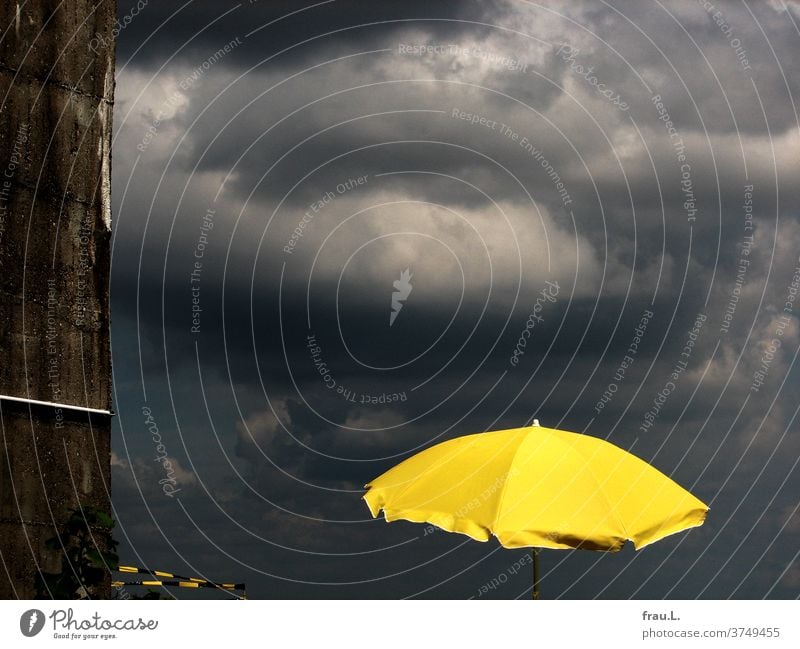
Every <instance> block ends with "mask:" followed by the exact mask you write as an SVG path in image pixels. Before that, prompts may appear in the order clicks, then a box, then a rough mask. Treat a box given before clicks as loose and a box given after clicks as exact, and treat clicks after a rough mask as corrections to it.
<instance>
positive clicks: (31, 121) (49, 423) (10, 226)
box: [0, 0, 116, 598]
mask: <svg viewBox="0 0 800 649" xmlns="http://www.w3.org/2000/svg"><path fill="white" fill-rule="evenodd" d="M115 9H116V7H115V2H114V1H113V0H37V2H27V3H21V2H20V3H17V2H14V1H4V2H2V3H0V38H2V40H0V394H2V395H11V396H17V397H24V398H32V399H39V400H42V401H56V402H61V403H68V404H77V405H83V406H89V407H92V408H100V409H110V408H111V383H110V382H111V356H110V342H109V340H110V339H109V320H110V316H109V298H108V289H109V266H110V248H109V246H110V237H111V231H110V225H111V220H110V218H111V213H110V208H111V206H110V196H109V190H110V145H111V113H112V101H113V89H114V87H113V74H114V49H113V48H114V45H113V43H114V38H113V35H112V28H113V26H114V20H115V17H116V16H115ZM109 443H110V421H109V419H108V417H105V416H97V415H93V416H91V419H90V417H89V416H88V415H86V414H80V413H70V412H69V411H66V410H60V409H54V408H49V407H44V408H42V407H34V408H28V407H27V406H24V405H23V406H20V405H18V404H13V403H11V402H8V401H2V400H0V598H10V597H32V596H33V594H34V577H35V575H36V573H37V571H38V569H39V568H41V569H42V570H45V571H49V572H52V571H57V570H58V569H59V567H60V565H61V557H60V556H59V554H57V553H54V552H52V551H50V550H46V549H45V547H44V542H45V541H46V540H47V539H48V538H50V537H52V536H53V535H54V534H55V529H56V528H57V527H60V524H61V522H63V520H64V519H65V513H66V510H67V509H69V508H72V507H75V506H77V505H78V504H79V503H80V504H89V505H94V506H97V507H101V508H103V509H105V510H106V511H110V484H109V480H110V466H109V463H110V449H109Z"/></svg>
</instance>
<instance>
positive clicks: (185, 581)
mask: <svg viewBox="0 0 800 649" xmlns="http://www.w3.org/2000/svg"><path fill="white" fill-rule="evenodd" d="M116 572H122V573H127V574H140V575H150V576H151V577H166V578H167V579H166V581H165V580H164V579H146V580H142V581H112V582H111V585H112V586H114V587H115V588H119V587H121V586H177V587H178V588H217V589H221V590H227V591H233V590H241V591H244V590H245V585H244V584H236V583H221V582H214V581H208V580H207V579H200V578H198V577H184V576H182V575H176V574H175V573H172V572H165V571H163V570H150V569H148V568H137V567H135V566H119V567H118V568H117V570H116Z"/></svg>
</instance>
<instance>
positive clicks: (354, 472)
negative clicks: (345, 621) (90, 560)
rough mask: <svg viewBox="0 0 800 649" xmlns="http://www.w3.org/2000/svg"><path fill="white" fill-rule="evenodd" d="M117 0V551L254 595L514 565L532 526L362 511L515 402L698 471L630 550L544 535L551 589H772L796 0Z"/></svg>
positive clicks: (507, 582)
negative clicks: (236, 584)
mask: <svg viewBox="0 0 800 649" xmlns="http://www.w3.org/2000/svg"><path fill="white" fill-rule="evenodd" d="M136 7H137V3H136V2H135V1H134V0H120V2H119V18H120V25H124V28H122V29H121V30H120V33H119V38H118V44H117V75H116V78H117V86H116V104H115V111H114V133H115V135H114V145H113V201H114V210H113V216H114V237H115V238H114V252H113V276H112V280H113V283H112V305H113V361H114V382H115V398H116V408H117V411H118V413H119V416H118V417H117V418H116V419H115V429H114V439H113V449H114V452H113V458H112V462H113V501H114V506H115V510H116V515H117V517H118V520H119V522H120V528H119V537H120V540H121V542H122V544H121V550H122V552H121V556H122V557H123V559H124V560H125V561H126V562H128V563H133V564H139V565H148V566H151V567H153V568H155V569H163V570H172V571H175V572H181V571H184V572H185V573H190V574H191V575H193V576H194V575H197V576H206V577H208V578H211V579H217V580H224V581H245V582H246V583H247V584H248V587H249V593H248V594H249V595H250V596H251V597H259V598H270V597H274V598H277V597H298V598H300V597H303V598H306V597H308V598H344V597H347V598H351V597H385V598H401V597H428V598H444V597H446V598H468V597H477V596H478V595H479V593H480V591H481V587H482V586H483V585H484V584H486V583H488V582H490V581H491V580H493V579H497V580H498V581H502V582H503V583H502V585H501V586H500V587H499V588H496V589H493V590H491V591H490V592H489V593H488V594H483V595H482V597H484V598H489V597H491V598H515V597H527V596H530V587H531V575H530V574H529V566H528V568H526V569H523V570H521V571H515V570H514V569H513V566H514V564H515V563H516V562H518V561H520V559H521V558H523V557H524V556H525V551H522V550H515V551H510V550H504V549H503V548H501V547H500V546H499V545H498V544H497V542H496V541H494V540H493V541H490V542H488V543H478V542H475V541H472V540H470V539H468V538H467V537H463V536H459V535H454V534H448V533H445V532H441V531H437V532H433V533H431V530H430V529H427V530H426V527H425V526H424V525H415V524H411V523H406V522H395V523H392V524H391V525H387V524H386V523H385V522H383V521H382V520H378V521H373V520H371V519H370V517H369V512H368V510H367V508H366V506H365V504H364V502H363V501H362V500H361V495H362V493H363V489H362V487H363V484H364V483H365V482H367V481H368V480H369V479H370V478H373V477H376V476H377V475H379V474H380V473H382V472H383V471H385V470H386V469H388V468H389V467H391V466H392V465H394V464H395V463H397V462H399V461H400V460H402V459H403V458H405V457H408V456H409V455H410V454H412V453H413V452H415V451H416V450H419V449H421V448H424V447H427V446H429V445H431V444H434V443H436V442H438V441H442V440H444V439H447V438H450V437H454V436H457V435H462V434H466V433H474V432H480V431H484V430H492V429H498V428H510V427H517V426H521V425H525V424H527V423H530V422H531V420H532V419H533V417H537V418H538V419H539V420H540V421H541V422H542V424H543V425H546V426H551V427H561V428H564V429H566V430H572V431H578V432H585V433H587V434H590V435H595V436H599V437H603V438H606V439H608V440H610V441H612V442H613V443H615V444H618V445H620V446H622V447H623V448H626V449H630V450H631V451H632V452H633V453H635V454H637V455H639V456H640V457H642V458H644V459H646V460H647V461H649V462H651V463H652V464H653V465H655V466H656V467H657V468H659V469H660V470H661V471H663V472H664V473H666V474H668V475H670V476H672V477H673V479H675V480H676V481H678V482H679V483H680V484H681V485H683V486H684V487H686V488H688V489H690V490H691V491H692V492H693V493H694V494H696V495H697V496H698V497H699V498H700V499H702V500H703V501H705V502H706V503H709V504H710V507H711V511H710V514H709V516H708V520H707V522H706V523H705V525H704V526H703V527H701V528H698V529H694V530H692V531H690V532H687V533H683V534H680V535H676V536H673V537H669V538H668V539H665V540H663V541H661V542H659V543H657V544H655V545H652V546H649V547H648V548H647V549H645V550H643V551H641V552H639V553H634V552H633V550H632V548H631V547H630V546H629V547H626V548H625V549H624V550H623V551H622V552H620V553H619V554H608V555H606V554H598V553H591V552H586V551H573V552H560V551H546V552H544V553H543V555H542V569H543V578H544V581H543V596H544V597H546V598H556V597H561V598H593V597H603V598H628V597H641V598H661V597H676V598H677V597H680V598H694V597H708V598H727V597H748V598H760V597H782V598H785V597H796V596H797V593H798V588H800V565H799V564H798V562H797V552H798V547H800V516H798V493H800V471H798V467H797V464H798V458H800V433H799V432H798V422H797V419H796V415H797V409H798V403H797V397H796V395H797V392H798V387H799V386H798V382H799V381H798V379H799V378H800V373H798V371H797V370H796V367H795V365H796V363H795V361H796V358H797V353H798V350H799V349H800V328H799V327H798V313H800V299H798V302H797V303H796V304H793V303H792V301H791V300H792V298H793V296H794V291H795V290H796V289H795V288H793V286H792V284H793V282H794V283H795V286H797V285H798V284H800V276H797V274H798V273H800V271H798V270H797V269H798V267H800V259H799V256H800V221H799V219H800V209H799V207H800V183H798V174H800V155H798V150H799V149H800V129H799V128H798V127H799V126H800V121H798V105H797V104H798V97H799V96H800V88H799V87H798V86H799V85H800V57H798V56H797V52H798V45H799V44H800V28H799V27H798V25H799V24H800V3H797V2H794V1H791V2H788V1H786V0H771V1H770V2H736V1H733V0H731V1H730V2H727V1H726V2H715V3H714V4H713V5H712V4H711V3H709V2H685V1H676V2H659V1H658V0H655V1H653V2H637V1H631V2H614V3H610V4H608V3H605V2H602V1H599V0H597V1H586V2H569V3H567V2H562V3H546V4H544V5H543V6H540V5H537V4H535V3H530V2H523V1H513V2H512V1H509V2H500V1H498V2H480V3H478V2H458V3H456V2H437V1H434V0H426V1H425V2H410V1H407V2H402V3H399V2H343V1H341V0H329V1H328V2H318V3H309V4H305V3H303V2H266V1H265V2H254V3H252V4H250V3H247V2H241V3H225V2H219V1H213V2H212V1H210V0H208V1H203V0H195V1H192V0H188V1H187V2H180V1H172V0H170V1H165V0H159V2H155V1H151V2H149V3H145V2H144V1H143V0H142V2H139V3H138V7H139V8H136ZM406 270H408V275H406V277H408V276H409V275H410V279H408V281H407V282H406V280H405V279H403V276H402V274H403V272H404V271H406ZM395 282H397V284H395ZM409 287H410V288H409ZM542 291H545V292H546V293H547V295H548V297H543V295H542ZM395 292H397V295H396V296H395V297H398V296H399V300H396V301H395V305H394V309H393V304H392V302H393V293H395ZM537 300H538V301H537ZM787 301H788V304H787ZM393 312H394V313H395V315H394V317H393V319H392V313H393ZM532 313H535V314H536V315H537V316H538V317H537V318H535V319H530V316H531V314H532ZM530 322H533V323H534V326H533V327H532V328H531V329H530V332H531V336H530V338H526V339H523V340H524V343H525V346H524V347H523V346H520V344H519V340H520V337H521V334H522V333H523V331H525V330H526V323H530ZM631 349H633V351H631ZM515 350H516V354H515ZM687 350H688V351H687ZM626 357H627V360H626ZM680 363H683V364H682V365H679V364H680ZM676 366H678V367H680V370H681V371H679V372H678V373H677V377H673V376H672V375H673V373H674V372H676ZM620 368H622V369H620ZM604 393H605V397H604ZM659 395H662V396H659ZM159 444H161V446H159ZM502 574H504V575H506V579H498V576H499V575H502ZM484 591H485V589H484ZM185 593H186V591H183V592H176V593H175V595H176V596H178V597H181V596H185Z"/></svg>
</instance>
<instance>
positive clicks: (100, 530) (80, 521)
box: [36, 505, 119, 599]
mask: <svg viewBox="0 0 800 649" xmlns="http://www.w3.org/2000/svg"><path fill="white" fill-rule="evenodd" d="M68 514H69V517H68V518H67V520H66V521H65V523H64V525H63V526H62V528H61V530H59V531H58V532H57V534H56V536H54V537H53V538H50V539H48V540H47V541H46V542H45V546H46V547H47V548H49V549H51V550H56V551H58V552H61V553H62V558H61V571H60V572H56V573H48V572H40V573H39V575H37V579H36V596H37V597H38V598H46V599H49V598H54V599H85V598H88V597H101V596H103V595H104V593H103V587H104V586H105V585H106V583H107V581H108V576H109V571H110V570H116V569H117V568H118V567H119V557H118V556H117V553H116V548H117V542H116V541H115V540H114V539H113V538H112V537H111V531H112V530H113V529H114V526H115V524H116V523H115V521H114V519H113V518H112V517H111V516H109V515H108V514H107V513H106V512H104V511H103V510H101V509H99V508H97V507H93V506H90V505H83V506H79V507H77V508H75V509H70V510H68Z"/></svg>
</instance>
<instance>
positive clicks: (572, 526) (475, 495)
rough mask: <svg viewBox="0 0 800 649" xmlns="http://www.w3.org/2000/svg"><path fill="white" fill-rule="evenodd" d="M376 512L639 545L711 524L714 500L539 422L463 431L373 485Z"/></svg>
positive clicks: (499, 532) (602, 546)
mask: <svg viewBox="0 0 800 649" xmlns="http://www.w3.org/2000/svg"><path fill="white" fill-rule="evenodd" d="M366 488H367V489H368V491H367V493H366V494H365V495H364V500H366V501H367V506H368V507H369V509H370V512H371V513H372V516H373V517H377V516H378V514H379V513H380V511H381V510H383V515H384V517H385V518H386V520H387V521H388V522H391V521H395V520H399V519H402V520H408V521H413V522H415V523H423V522H427V523H431V524H433V525H436V526H437V527H441V528H442V529H444V530H447V531H448V532H459V533H461V534H466V535H467V536H469V537H471V538H473V539H475V540H477V541H488V540H489V538H490V537H491V536H496V537H497V539H498V540H499V541H500V543H501V545H503V547H506V548H522V547H533V548H534V551H533V566H534V588H533V597H534V598H535V599H538V595H539V576H538V551H537V548H555V549H570V548H583V549H588V550H599V551H611V552H616V551H618V550H619V549H620V548H622V546H623V545H624V544H625V541H626V540H631V541H633V544H634V546H635V548H636V549H637V550H639V549H641V548H643V547H645V546H646V545H649V544H650V543H654V542H655V541H658V540H659V539H662V538H664V537H665V536H669V535H670V534H675V533H676V532H680V531H682V530H685V529H688V528H690V527H697V526H699V525H702V524H703V521H704V520H705V518H706V513H707V512H708V506H706V505H705V504H704V503H703V502H701V501H700V500H698V499H697V498H695V497H694V496H693V495H692V494H690V493H689V492H688V491H686V490H685V489H683V488H682V487H681V486H679V485H678V484H677V483H675V482H673V481H672V480H671V479H670V478H668V477H667V476H665V475H664V474H663V473H661V472H660V471H658V470H657V469H655V468H653V467H652V466H650V465H649V464H648V463H647V462H644V461H643V460H640V459H639V458H637V457H636V456H634V455H631V454H630V453H628V452H627V451H624V450H622V449H621V448H619V447H617V446H615V445H614V444H611V443H610V442H607V441H605V440H602V439H598V438H596V437H591V436H589V435H581V434H578V433H570V432H567V431H563V430H556V429H553V428H544V427H542V426H539V422H538V421H537V420H534V425H533V426H529V427H525V428H513V429H510V430H500V431H495V432H490V433H479V434H477V435H466V436H464V437H457V438H455V439H451V440H449V441H446V442H442V443H441V444H437V445H436V446H432V447H431V448H429V449H426V450H424V451H421V452H420V453H417V454H416V455H414V456H412V457H410V458H408V459H407V460H405V461H403V462H401V463H400V464H398V465H397V466H395V467H393V468H392V469H390V470H389V471H387V472H386V473H384V474H383V475H381V476H380V477H378V478H375V479H374V480H373V481H372V482H370V483H369V484H367V485H366Z"/></svg>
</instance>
